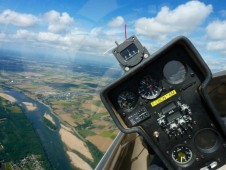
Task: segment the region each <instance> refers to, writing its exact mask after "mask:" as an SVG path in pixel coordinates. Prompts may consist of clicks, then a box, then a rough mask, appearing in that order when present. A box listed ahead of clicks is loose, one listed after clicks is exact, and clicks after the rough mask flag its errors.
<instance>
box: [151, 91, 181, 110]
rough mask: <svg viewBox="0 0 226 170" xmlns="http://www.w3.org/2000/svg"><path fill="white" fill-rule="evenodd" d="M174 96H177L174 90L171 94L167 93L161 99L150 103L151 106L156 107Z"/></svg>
mask: <svg viewBox="0 0 226 170" xmlns="http://www.w3.org/2000/svg"><path fill="white" fill-rule="evenodd" d="M176 94H177V92H176V90H172V91H171V92H169V93H167V94H165V95H164V96H162V97H160V98H158V99H156V100H154V101H153V102H151V106H152V107H154V106H157V105H158V104H160V103H162V102H164V101H166V100H167V99H169V98H170V97H172V96H174V95H176Z"/></svg>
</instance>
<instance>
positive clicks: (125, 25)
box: [124, 24, 127, 40]
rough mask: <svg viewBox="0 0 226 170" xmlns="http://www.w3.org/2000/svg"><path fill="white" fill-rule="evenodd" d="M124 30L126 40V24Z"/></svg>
mask: <svg viewBox="0 0 226 170" xmlns="http://www.w3.org/2000/svg"><path fill="white" fill-rule="evenodd" d="M124 30H125V40H126V39H127V35H126V24H125V27H124Z"/></svg>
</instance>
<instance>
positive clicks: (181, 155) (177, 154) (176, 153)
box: [172, 145, 192, 165]
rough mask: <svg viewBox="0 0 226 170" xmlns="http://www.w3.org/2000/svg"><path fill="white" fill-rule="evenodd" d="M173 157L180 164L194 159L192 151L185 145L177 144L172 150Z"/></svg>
mask: <svg viewBox="0 0 226 170" xmlns="http://www.w3.org/2000/svg"><path fill="white" fill-rule="evenodd" d="M172 158H173V160H174V161H175V162H176V163H178V164H181V165H184V164H187V163H188V162H190V161H191V160H192V151H191V150H190V149H189V148H188V147H186V146H183V145H181V146H176V147H175V148H174V150H173V152H172Z"/></svg>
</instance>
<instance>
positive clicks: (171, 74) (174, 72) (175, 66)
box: [163, 60, 187, 84]
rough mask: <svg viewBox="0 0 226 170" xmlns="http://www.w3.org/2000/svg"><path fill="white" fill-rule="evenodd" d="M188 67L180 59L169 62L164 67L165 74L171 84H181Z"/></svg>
mask: <svg viewBox="0 0 226 170" xmlns="http://www.w3.org/2000/svg"><path fill="white" fill-rule="evenodd" d="M186 73H187V71H186V68H185V66H184V65H183V64H182V63H181V62H179V61H175V60H173V61H170V62H168V63H167V64H166V65H165V66H164V69H163V75H164V77H165V78H166V80H167V81H168V82H169V83H171V84H180V83H182V82H183V81H184V80H185V78H186Z"/></svg>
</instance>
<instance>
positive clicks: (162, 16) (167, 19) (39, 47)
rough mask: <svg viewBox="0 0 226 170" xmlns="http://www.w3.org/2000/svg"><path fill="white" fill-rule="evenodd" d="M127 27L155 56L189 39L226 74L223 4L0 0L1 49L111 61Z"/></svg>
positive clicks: (225, 9) (210, 0)
mask: <svg viewBox="0 0 226 170" xmlns="http://www.w3.org/2000/svg"><path fill="white" fill-rule="evenodd" d="M125 24H126V26H127V37H130V36H132V35H136V36H137V37H138V39H139V40H140V41H141V43H142V44H143V45H144V46H145V47H146V48H147V49H148V50H149V52H150V53H153V52H155V51H157V50H158V49H159V48H161V47H162V46H163V45H165V44H166V43H168V42H169V41H170V40H171V39H173V38H175V37H176V36H179V35H184V36H186V37H188V38H189V39H190V40H191V41H192V43H193V44H194V45H195V46H196V48H197V49H198V51H199V52H200V53H201V55H202V56H203V58H204V60H205V61H206V62H207V64H208V65H209V66H210V68H211V70H212V71H213V72H217V71H221V70H225V69H226V56H225V55H226V3H225V2H224V1H220V0H206V1H184V0H176V1H167V0H164V1H163V0H139V1H137V0H130V1H128V0H108V1H106V0H76V1H75V0H74V1H73V0H29V1H28V0H17V1H15V0H1V1H0V50H15V51H20V52H21V53H38V54H48V55H50V56H54V55H58V56H62V57H73V56H79V57H83V56H91V57H93V58H99V59H100V60H109V59H112V58H113V56H112V55H111V49H112V48H114V47H115V41H117V42H119V43H122V42H123V41H124V40H125V39H124V25H125Z"/></svg>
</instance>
